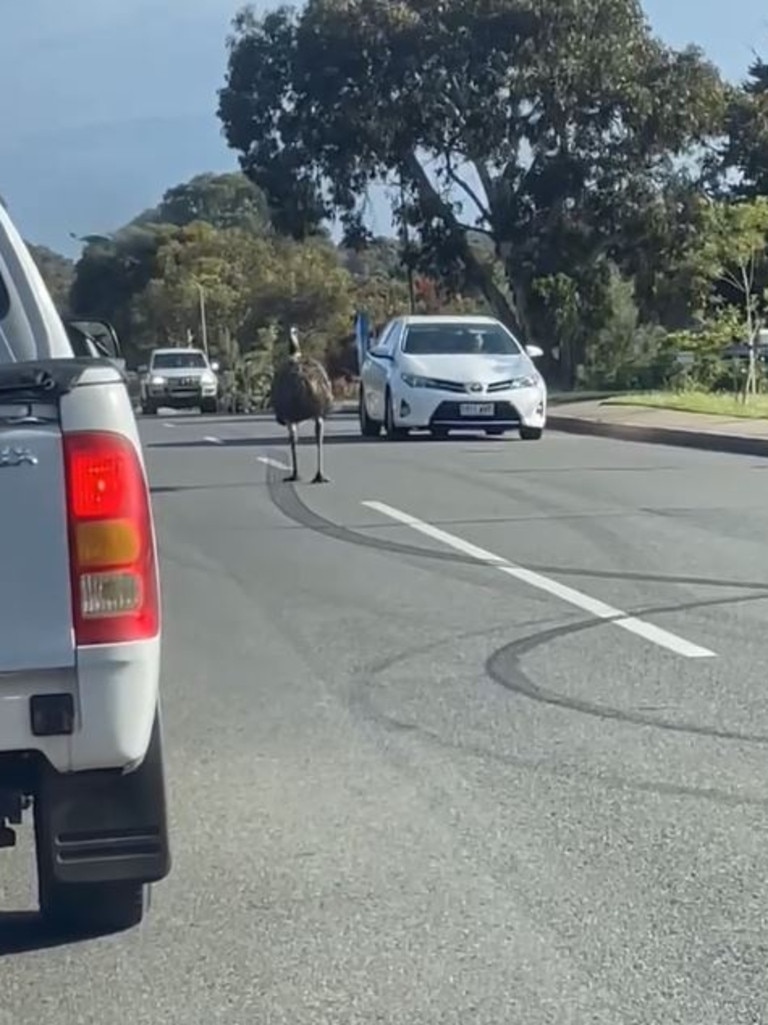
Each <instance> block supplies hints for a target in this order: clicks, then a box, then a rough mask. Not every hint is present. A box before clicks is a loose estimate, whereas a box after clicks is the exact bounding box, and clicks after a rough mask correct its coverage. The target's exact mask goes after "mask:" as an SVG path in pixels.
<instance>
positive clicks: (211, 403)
mask: <svg viewBox="0 0 768 1025" xmlns="http://www.w3.org/2000/svg"><path fill="white" fill-rule="evenodd" d="M218 409H219V404H218V402H217V401H216V399H204V400H203V402H202V403H201V405H200V412H201V413H202V414H203V415H206V416H210V415H212V414H213V413H216V412H218Z"/></svg>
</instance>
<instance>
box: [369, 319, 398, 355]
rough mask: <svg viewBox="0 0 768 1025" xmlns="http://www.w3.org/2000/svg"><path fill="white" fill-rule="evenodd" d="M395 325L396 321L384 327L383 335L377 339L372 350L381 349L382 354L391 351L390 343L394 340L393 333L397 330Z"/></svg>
mask: <svg viewBox="0 0 768 1025" xmlns="http://www.w3.org/2000/svg"><path fill="white" fill-rule="evenodd" d="M395 323H396V322H395V321H392V322H391V323H389V324H385V325H384V328H383V330H382V332H381V334H380V335H379V337H378V338H377V339H376V341H375V343H374V344H373V345H372V346H371V348H373V349H380V350H381V351H382V352H388V351H389V343H390V341H391V339H392V332H393V330H394V328H395Z"/></svg>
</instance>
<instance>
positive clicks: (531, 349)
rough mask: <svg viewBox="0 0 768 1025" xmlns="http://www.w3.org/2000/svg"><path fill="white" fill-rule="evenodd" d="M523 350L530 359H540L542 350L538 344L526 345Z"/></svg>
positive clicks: (542, 353)
mask: <svg viewBox="0 0 768 1025" xmlns="http://www.w3.org/2000/svg"><path fill="white" fill-rule="evenodd" d="M525 351H526V352H527V353H528V355H529V356H530V357H531V359H541V357H542V356H543V355H544V350H543V349H540V348H539V346H538V345H526V347H525Z"/></svg>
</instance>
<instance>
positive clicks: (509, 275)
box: [219, 0, 725, 343]
mask: <svg viewBox="0 0 768 1025" xmlns="http://www.w3.org/2000/svg"><path fill="white" fill-rule="evenodd" d="M724 107H725V94H724V91H723V88H722V86H721V83H720V80H719V77H718V75H717V73H716V72H715V70H714V69H713V68H712V67H711V66H710V65H709V64H707V63H706V62H705V61H704V60H703V59H702V57H701V55H700V54H699V53H698V52H697V51H695V50H685V51H682V52H678V51H674V50H672V49H670V48H668V47H665V46H663V45H662V44H661V43H660V42H659V41H658V40H656V39H654V38H653V37H652V36H651V34H650V32H649V29H648V26H647V23H646V21H645V18H644V17H643V14H642V11H641V9H640V7H639V4H638V3H636V2H635V0H531V2H529V3H525V4H523V3H521V2H520V0H491V2H489V3H477V2H476V0H449V2H446V3H443V4H435V3H431V2H427V0H397V2H393V0H343V2H342V0H309V2H308V3H307V4H306V6H305V7H304V8H303V9H302V11H301V12H300V13H299V12H297V11H295V10H293V9H291V8H285V7H283V8H280V9H278V10H277V11H273V12H271V13H269V14H267V15H265V16H264V17H262V18H259V17H257V16H256V15H255V14H254V13H253V12H251V11H246V12H243V13H242V14H241V15H240V16H239V17H238V18H237V19H236V21H235V26H234V34H233V38H232V40H231V43H230V55H229V67H228V74H227V81H226V86H225V88H224V89H223V90H222V91H221V94H220V104H219V114H220V117H221V120H222V122H223V125H224V131H225V135H226V138H227V140H228V142H229V144H230V146H231V147H232V148H233V149H235V150H236V151H237V152H238V153H239V154H240V160H241V165H242V167H243V170H244V171H245V173H246V174H247V175H248V176H249V177H250V178H251V180H253V181H254V182H255V183H256V184H257V185H258V186H259V187H260V188H262V189H263V190H264V191H265V193H266V194H267V196H268V197H269V202H270V206H271V208H272V209H273V210H274V211H278V212H279V216H278V220H277V221H276V224H278V225H279V227H280V230H285V231H290V232H291V233H293V234H294V235H295V236H296V237H299V238H301V237H303V236H304V235H305V234H306V233H308V232H311V231H312V230H315V229H316V227H317V225H318V223H320V221H321V220H322V219H323V217H326V216H329V215H330V214H331V213H338V214H339V215H340V216H341V218H342V220H343V222H344V224H345V226H346V227H347V230H348V231H349V232H350V233H351V234H355V233H358V234H359V230H360V223H361V216H362V212H363V210H364V206H365V202H366V197H367V192H368V188H369V186H370V184H371V183H372V182H373V181H377V180H390V181H391V180H396V181H402V183H403V185H404V190H405V193H406V202H405V203H404V204H402V205H401V210H400V212H401V216H402V217H403V218H404V219H406V220H407V221H409V222H410V223H411V225H412V226H413V227H414V229H415V230H416V235H417V239H418V257H419V259H420V260H423V261H426V262H427V263H426V265H427V266H429V267H430V269H432V271H433V272H437V271H439V272H440V273H441V274H442V275H443V277H444V279H445V280H446V281H454V282H455V281H456V280H457V272H460V274H461V275H462V276H463V280H464V281H465V282H468V283H469V284H470V285H471V286H473V287H475V288H479V289H481V290H482V292H483V294H484V295H485V297H486V299H487V301H488V302H489V304H490V305H491V306H492V308H493V309H494V310H495V311H496V312H497V313H498V314H499V315H500V316H502V317H503V318H504V319H505V320H506V321H507V322H508V323H509V324H510V326H512V327H515V328H517V329H518V330H521V331H522V332H523V333H524V334H527V335H528V336H529V337H530V336H532V335H537V336H538V335H539V331H538V328H539V326H540V325H538V324H537V322H536V318H535V316H533V313H532V310H531V299H532V293H533V291H534V285H533V283H534V282H535V281H537V280H538V279H541V278H547V277H551V276H557V275H559V274H565V275H568V276H570V277H578V278H582V279H583V278H585V277H587V276H588V273H589V270H590V268H592V267H594V266H595V264H596V263H597V262H599V261H600V259H602V258H603V257H604V256H605V255H612V256H613V257H614V258H615V259H617V260H619V261H621V260H623V259H625V258H626V259H629V256H630V254H631V253H632V252H633V251H634V248H635V244H636V238H635V235H634V227H635V226H636V225H637V223H638V221H642V214H643V210H644V209H645V208H646V207H647V206H648V205H649V204H653V203H655V202H656V200H657V196H658V192H659V183H660V181H662V180H663V179H664V177H665V176H668V175H670V174H671V169H672V163H673V161H674V159H675V158H676V157H678V156H680V155H682V154H683V153H688V151H689V149H690V147H691V146H692V145H693V144H695V143H697V142H699V141H701V140H704V139H706V138H708V137H709V136H711V135H713V134H715V133H716V132H717V131H718V130H719V129H720V128H721V124H722V117H723V113H724ZM478 230H479V231H481V232H483V233H484V234H485V235H486V237H487V238H488V240H489V242H490V253H491V258H490V259H488V258H487V256H485V257H483V256H481V255H480V254H479V253H478V250H477V248H476V247H475V246H474V245H472V244H471V243H470V240H469V233H470V231H478ZM495 261H498V262H499V263H500V264H501V266H502V268H503V270H504V275H505V278H506V280H505V281H504V282H503V285H500V284H499V281H498V278H497V276H496V273H495V267H494V262H495ZM459 280H461V279H459ZM539 340H543V341H544V342H545V343H546V342H547V341H548V339H547V337H546V334H545V333H542V334H541V336H540V338H539Z"/></svg>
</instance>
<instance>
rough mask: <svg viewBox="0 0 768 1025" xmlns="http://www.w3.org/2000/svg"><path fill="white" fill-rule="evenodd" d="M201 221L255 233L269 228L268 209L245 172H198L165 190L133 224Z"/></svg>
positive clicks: (260, 233)
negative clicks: (155, 203) (151, 207)
mask: <svg viewBox="0 0 768 1025" xmlns="http://www.w3.org/2000/svg"><path fill="white" fill-rule="evenodd" d="M195 221H204V222H205V223H206V224H210V225H212V227H214V228H222V229H226V228H241V229H242V230H243V231H249V232H253V233H254V234H256V235H263V234H266V233H267V232H268V231H269V229H270V218H269V209H268V207H267V201H266V199H265V197H264V194H263V192H261V191H260V190H259V189H257V188H256V186H255V185H253V183H252V182H250V181H249V180H248V179H247V178H246V177H245V175H243V174H237V173H229V174H198V175H196V176H195V177H194V178H192V179H190V180H189V181H188V182H182V184H180V185H175V186H174V187H173V188H171V189H168V190H167V192H166V193H165V194H164V196H163V198H162V200H161V201H160V203H159V204H158V206H156V207H155V208H154V209H152V210H146V211H145V212H144V213H143V214H141V215H140V216H139V217H137V218H136V220H135V221H134V223H135V224H139V225H147V224H173V225H175V226H176V227H178V228H183V227H186V226H187V225H188V224H193V223H194V222H195Z"/></svg>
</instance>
